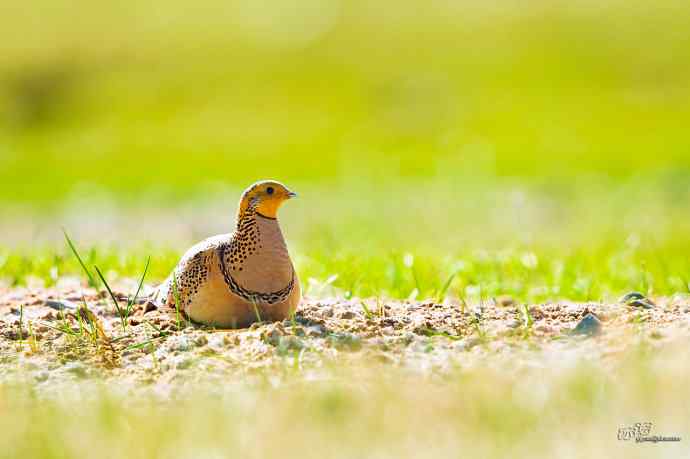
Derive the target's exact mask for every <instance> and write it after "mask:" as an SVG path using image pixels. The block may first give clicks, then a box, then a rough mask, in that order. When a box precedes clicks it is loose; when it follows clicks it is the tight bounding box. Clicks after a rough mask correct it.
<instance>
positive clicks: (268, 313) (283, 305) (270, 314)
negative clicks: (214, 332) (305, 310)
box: [185, 276, 301, 328]
mask: <svg viewBox="0 0 690 459" xmlns="http://www.w3.org/2000/svg"><path fill="white" fill-rule="evenodd" d="M300 299H301V291H300V286H299V281H298V280H297V279H296V280H295V285H294V288H293V290H292V292H291V293H290V295H289V296H288V297H287V299H285V301H282V302H279V303H274V304H263V303H257V304H256V305H254V304H253V303H251V302H250V301H247V300H245V299H244V298H242V297H240V296H237V295H235V294H234V293H232V292H230V291H229V290H228V287H227V285H226V284H225V282H223V281H222V279H221V278H220V276H212V277H211V278H210V279H209V280H208V282H207V283H205V284H204V285H203V286H202V287H201V288H200V289H199V291H198V292H197V294H196V295H194V298H193V299H192V301H191V303H190V304H188V305H187V306H186V307H185V313H186V314H187V316H188V317H189V318H190V319H191V320H193V321H194V322H198V323H202V324H206V325H211V326H215V327H221V328H244V327H248V326H249V325H251V324H252V323H254V322H258V321H259V317H260V319H261V320H262V321H280V320H284V319H286V318H287V317H289V316H290V314H291V313H292V312H293V311H295V310H296V309H297V306H298V304H299V302H300ZM257 312H258V314H257Z"/></svg>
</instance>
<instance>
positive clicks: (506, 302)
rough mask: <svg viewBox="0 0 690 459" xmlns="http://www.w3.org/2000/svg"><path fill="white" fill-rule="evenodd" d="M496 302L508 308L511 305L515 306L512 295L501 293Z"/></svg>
mask: <svg viewBox="0 0 690 459" xmlns="http://www.w3.org/2000/svg"><path fill="white" fill-rule="evenodd" d="M496 304H497V305H499V306H501V307H504V308H507V307H509V306H514V305H515V300H514V299H513V297H512V296H510V295H501V296H499V297H497V298H496Z"/></svg>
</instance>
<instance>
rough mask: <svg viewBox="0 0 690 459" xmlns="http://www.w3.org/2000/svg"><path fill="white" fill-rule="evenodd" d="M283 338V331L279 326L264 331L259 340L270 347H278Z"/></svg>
mask: <svg viewBox="0 0 690 459" xmlns="http://www.w3.org/2000/svg"><path fill="white" fill-rule="evenodd" d="M283 336H285V330H284V329H283V327H281V326H279V325H274V326H271V327H270V328H268V329H267V330H264V332H263V333H262V334H261V339H262V340H263V341H264V342H265V343H267V344H270V345H271V346H278V345H279V344H280V340H281V338H282V337H283Z"/></svg>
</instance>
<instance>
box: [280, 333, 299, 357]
mask: <svg viewBox="0 0 690 459" xmlns="http://www.w3.org/2000/svg"><path fill="white" fill-rule="evenodd" d="M304 347H305V346H304V343H303V342H302V340H301V339H299V338H298V337H296V336H292V335H288V336H281V337H280V341H279V343H278V346H277V348H278V352H279V353H281V354H283V353H285V352H287V351H299V350H301V349H303V348H304Z"/></svg>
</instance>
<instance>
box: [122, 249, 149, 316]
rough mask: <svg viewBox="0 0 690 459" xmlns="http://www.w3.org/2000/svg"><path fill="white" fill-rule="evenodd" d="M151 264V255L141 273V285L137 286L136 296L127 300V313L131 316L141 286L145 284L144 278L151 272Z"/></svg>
mask: <svg viewBox="0 0 690 459" xmlns="http://www.w3.org/2000/svg"><path fill="white" fill-rule="evenodd" d="M150 264H151V257H148V258H147V259H146V266H145V267H144V273H143V274H142V275H141V279H139V286H138V287H137V292H136V293H135V294H134V298H132V299H131V300H130V301H128V302H127V315H128V316H129V313H130V312H131V311H132V308H133V307H134V305H135V304H136V302H137V300H138V299H139V293H141V287H142V286H143V285H144V279H146V274H147V273H148V272H149V265H150Z"/></svg>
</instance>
